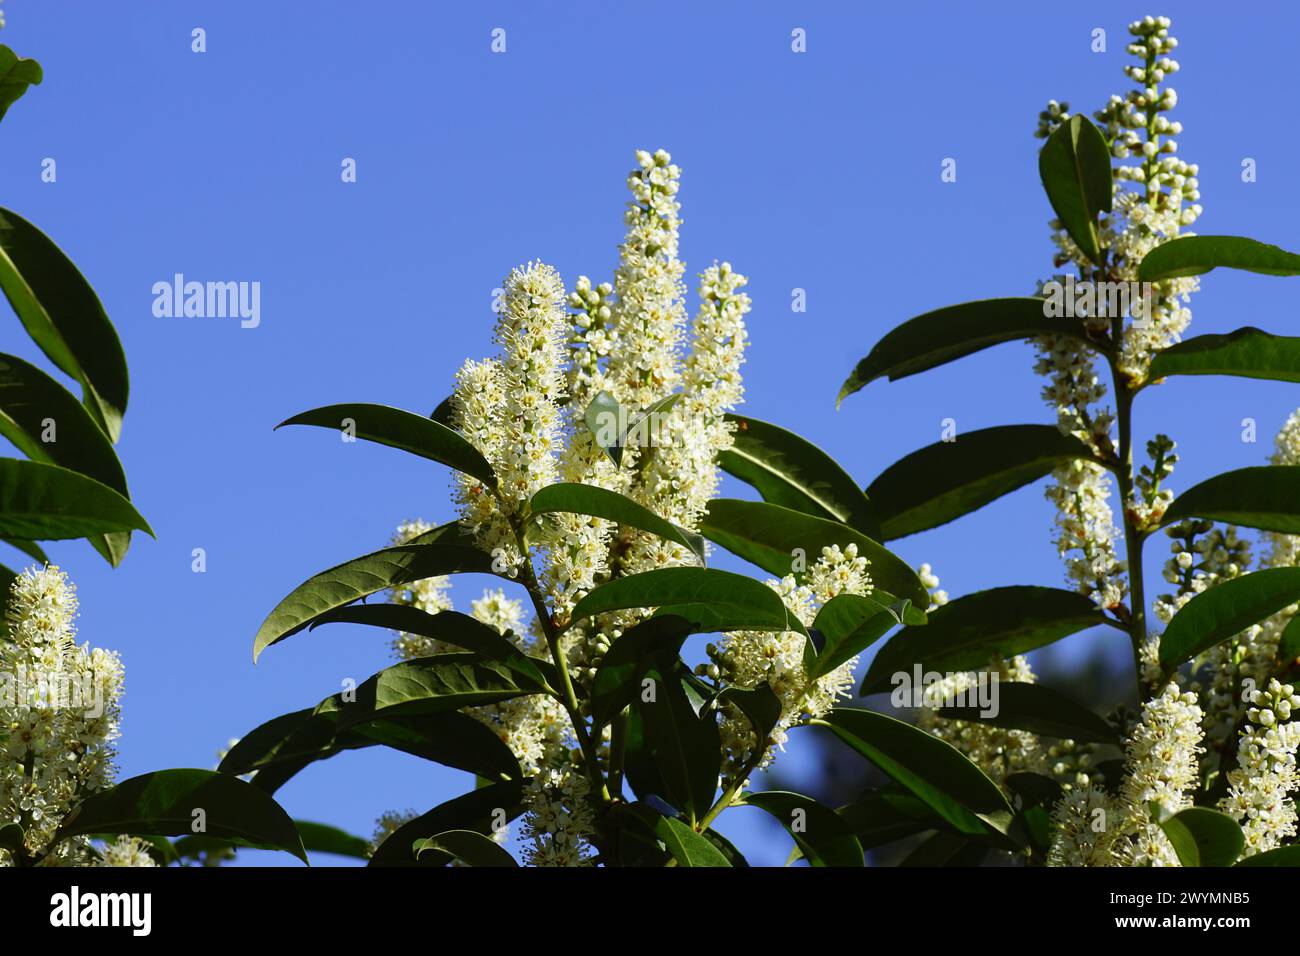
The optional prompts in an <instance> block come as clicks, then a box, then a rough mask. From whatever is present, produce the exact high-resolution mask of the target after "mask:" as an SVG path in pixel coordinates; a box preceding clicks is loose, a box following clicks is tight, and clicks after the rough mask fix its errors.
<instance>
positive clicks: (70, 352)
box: [0, 209, 130, 441]
mask: <svg viewBox="0 0 1300 956" xmlns="http://www.w3.org/2000/svg"><path fill="white" fill-rule="evenodd" d="M0 288H2V289H3V290H4V294H5V296H6V297H7V298H8V299H9V303H10V305H12V306H13V307H14V311H15V312H17V313H18V318H19V319H21V320H22V323H23V326H24V328H26V329H27V334H28V335H30V336H31V337H32V340H33V341H34V342H35V343H36V344H37V345H38V346H40V348H41V351H42V352H44V353H45V354H46V356H48V357H49V359H50V361H51V362H53V363H54V364H55V365H57V366H58V367H59V368H60V369H62V370H63V371H64V372H65V373H67V374H68V375H70V376H72V377H73V378H75V379H77V380H78V381H79V382H80V383H81V386H82V390H83V395H82V400H83V402H84V403H85V405H86V408H87V409H89V411H90V413H91V415H93V416H94V418H95V421H96V422H98V423H99V425H100V426H101V427H102V428H103V429H104V431H105V433H107V435H108V437H109V438H111V439H112V440H113V441H117V439H118V436H119V435H120V434H121V431H122V415H123V414H124V413H125V412H126V400H127V394H128V393H129V391H130V383H129V380H128V376H127V371H126V356H125V354H123V352H122V343H121V342H120V341H119V340H118V337H117V330H116V329H114V328H113V323H112V322H110V321H109V319H108V316H107V315H106V314H105V312H104V307H103V305H101V304H100V301H99V297H98V296H97V295H95V290H94V289H92V288H91V287H90V283H88V282H87V281H86V279H85V277H84V276H82V274H81V273H80V272H79V271H77V267H76V266H75V265H73V264H72V261H71V260H70V259H69V258H68V257H67V256H66V255H64V254H63V251H62V250H61V249H59V247H58V246H56V245H55V244H54V243H53V242H52V241H51V240H50V238H49V237H48V236H46V235H45V234H44V233H43V232H41V231H40V230H39V229H37V228H36V227H35V226H33V225H32V224H31V223H30V222H28V221H27V220H26V219H24V218H23V217H22V216H19V215H18V214H17V213H15V212H11V211H10V210H8V209H0Z"/></svg>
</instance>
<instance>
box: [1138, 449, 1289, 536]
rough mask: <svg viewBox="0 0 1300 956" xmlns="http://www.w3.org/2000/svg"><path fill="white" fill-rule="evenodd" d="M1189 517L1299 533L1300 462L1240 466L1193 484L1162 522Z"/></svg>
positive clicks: (1172, 521) (1167, 512) (1167, 522)
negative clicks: (1297, 463)
mask: <svg viewBox="0 0 1300 956" xmlns="http://www.w3.org/2000/svg"><path fill="white" fill-rule="evenodd" d="M1185 518H1210V519H1213V520H1215V521H1222V522H1225V523H1227V524H1235V525H1242V526H1244V527H1247V528H1259V529H1260V530H1262V531H1282V532H1285V533H1287V534H1298V533H1300V465H1257V466H1255V467H1252V468H1238V469H1237V470H1236V471H1227V472H1224V473H1223V474H1221V475H1215V476H1214V477H1213V478H1210V479H1208V480H1206V481H1203V482H1201V483H1200V484H1199V485H1193V486H1192V487H1191V488H1188V489H1187V490H1186V491H1184V492H1183V493H1182V494H1181V495H1179V496H1178V497H1177V498H1175V499H1174V503H1173V504H1171V505H1170V506H1169V508H1168V510H1167V511H1165V516H1164V518H1163V519H1162V520H1161V522H1160V524H1161V525H1162V526H1164V525H1170V524H1173V523H1175V522H1177V521H1182V520H1183V519H1185Z"/></svg>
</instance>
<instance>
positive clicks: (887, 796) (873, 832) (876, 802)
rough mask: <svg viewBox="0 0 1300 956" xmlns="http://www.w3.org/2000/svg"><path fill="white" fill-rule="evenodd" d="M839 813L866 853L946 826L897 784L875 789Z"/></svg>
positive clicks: (939, 818) (838, 811)
mask: <svg viewBox="0 0 1300 956" xmlns="http://www.w3.org/2000/svg"><path fill="white" fill-rule="evenodd" d="M835 812H836V813H837V814H839V817H840V819H841V820H843V821H844V822H845V823H846V824H848V826H849V829H850V830H852V831H853V835H854V836H856V837H857V838H858V842H859V843H861V844H862V847H863V849H866V850H870V849H874V848H875V847H878V846H884V845H885V844H886V843H893V842H894V841H895V840H902V839H904V838H906V837H910V836H916V834H918V833H921V832H923V831H925V830H933V829H935V828H936V827H939V826H944V825H945V823H944V821H943V819H942V818H941V817H939V816H938V815H937V814H936V813H935V812H934V811H933V810H931V809H930V808H929V807H928V806H926V804H925V803H923V802H922V801H921V800H919V799H917V798H916V797H915V796H913V795H912V794H911V793H910V792H908V791H905V790H903V789H902V788H901V787H898V786H896V785H894V784H889V785H887V786H885V787H881V788H880V789H878V790H871V791H869V792H867V793H865V794H863V795H862V796H861V797H860V798H858V799H857V800H855V801H854V802H853V803H850V804H847V805H845V806H842V807H840V808H839V809H838V810H836V811H835Z"/></svg>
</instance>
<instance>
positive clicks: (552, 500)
mask: <svg viewBox="0 0 1300 956" xmlns="http://www.w3.org/2000/svg"><path fill="white" fill-rule="evenodd" d="M529 508H530V509H531V511H532V513H533V514H534V515H543V514H552V513H554V512H567V513H569V514H579V515H590V516H592V517H596V518H604V519H605V520H606V521H613V522H615V523H617V524H621V525H625V526H627V527H630V528H637V529H639V530H641V531H645V532H647V533H649V534H653V535H657V536H658V537H660V538H663V539H664V540H665V541H672V542H673V543H675V544H680V545H681V546H682V547H683V548H686V549H687V550H688V551H690V552H691V553H692V554H693V555H695V557H696V559H697V560H698V561H699V562H700V564H701V565H703V564H704V539H703V538H701V537H700V536H699V535H698V534H695V533H694V532H693V531H687V530H686V529H685V528H679V527H678V526H677V525H675V524H673V523H672V522H670V521H665V520H664V519H663V518H661V517H659V516H658V515H657V514H655V513H654V512H653V511H651V510H650V509H649V508H645V507H642V506H641V505H639V504H637V503H636V502H635V501H633V500H632V499H631V498H625V497H624V496H623V495H620V494H619V493H618V492H616V491H608V490H606V489H605V488H597V487H595V486H594V485H582V484H575V483H570V482H560V483H558V484H554V485H547V486H546V487H545V488H543V489H541V490H540V491H539V492H537V494H535V495H533V499H532V501H531V502H530V503H529Z"/></svg>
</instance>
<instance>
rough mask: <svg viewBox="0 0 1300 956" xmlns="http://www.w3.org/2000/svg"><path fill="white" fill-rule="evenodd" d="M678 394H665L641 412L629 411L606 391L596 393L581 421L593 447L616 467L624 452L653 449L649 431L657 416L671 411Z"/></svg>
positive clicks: (619, 463)
mask: <svg viewBox="0 0 1300 956" xmlns="http://www.w3.org/2000/svg"><path fill="white" fill-rule="evenodd" d="M679 398H681V395H667V396H665V397H664V398H661V399H659V400H658V401H656V402H652V403H651V404H650V405H649V406H648V407H646V408H645V409H644V410H642V411H640V412H629V411H628V410H627V409H626V408H624V407H623V406H621V405H620V404H619V403H618V400H617V399H616V398H614V396H613V395H611V394H609V392H603V391H602V392H598V393H597V394H596V397H595V398H593V399H592V400H591V404H589V405H588V406H587V411H586V413H585V414H584V416H583V418H584V420H585V422H586V424H587V430H588V431H590V432H591V437H592V438H593V439H594V440H595V442H596V445H597V446H598V447H600V448H601V449H602V450H604V452H605V454H607V455H609V457H610V460H611V461H613V462H614V464H615V465H622V464H623V449H624V448H628V447H632V448H652V447H653V445H652V442H653V440H654V439H653V435H652V433H651V429H652V428H653V426H654V424H655V422H656V421H657V420H658V416H661V415H664V414H665V413H667V412H668V411H669V410H671V409H672V407H673V405H675V404H676V403H677V400H678V399H679Z"/></svg>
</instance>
